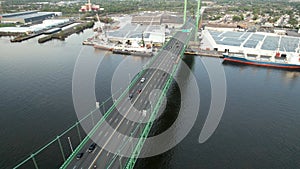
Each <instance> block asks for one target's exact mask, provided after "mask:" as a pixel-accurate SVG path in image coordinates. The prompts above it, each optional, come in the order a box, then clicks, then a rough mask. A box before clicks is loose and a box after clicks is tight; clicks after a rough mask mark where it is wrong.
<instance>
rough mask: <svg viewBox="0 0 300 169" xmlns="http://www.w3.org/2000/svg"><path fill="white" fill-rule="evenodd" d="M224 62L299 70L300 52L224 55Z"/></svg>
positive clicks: (227, 53)
mask: <svg viewBox="0 0 300 169" xmlns="http://www.w3.org/2000/svg"><path fill="white" fill-rule="evenodd" d="M223 57H224V61H228V62H235V63H241V64H248V65H254V66H264V67H273V68H282V69H299V70H300V55H299V52H284V53H280V52H279V51H276V52H275V53H274V55H259V54H258V55H251V54H246V53H239V54H237V53H235V54H234V53H229V52H226V53H223Z"/></svg>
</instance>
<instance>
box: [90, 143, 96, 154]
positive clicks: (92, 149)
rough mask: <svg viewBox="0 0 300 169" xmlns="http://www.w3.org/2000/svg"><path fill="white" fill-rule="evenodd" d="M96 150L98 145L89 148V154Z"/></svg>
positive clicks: (94, 144)
mask: <svg viewBox="0 0 300 169" xmlns="http://www.w3.org/2000/svg"><path fill="white" fill-rule="evenodd" d="M95 148H96V143H93V144H91V145H90V147H89V153H90V152H92V151H94V150H95Z"/></svg>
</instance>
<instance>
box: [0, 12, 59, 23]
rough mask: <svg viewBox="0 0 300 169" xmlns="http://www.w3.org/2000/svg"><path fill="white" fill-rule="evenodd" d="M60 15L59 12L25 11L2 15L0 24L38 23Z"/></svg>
mask: <svg viewBox="0 0 300 169" xmlns="http://www.w3.org/2000/svg"><path fill="white" fill-rule="evenodd" d="M59 15H61V12H38V11H26V12H17V13H9V14H3V15H1V16H0V22H1V23H23V24H25V23H39V22H42V21H43V20H45V19H49V18H53V17H54V16H59Z"/></svg>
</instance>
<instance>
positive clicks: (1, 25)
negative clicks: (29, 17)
mask: <svg viewBox="0 0 300 169" xmlns="http://www.w3.org/2000/svg"><path fill="white" fill-rule="evenodd" d="M15 26H16V24H14V23H0V28H1V27H15Z"/></svg>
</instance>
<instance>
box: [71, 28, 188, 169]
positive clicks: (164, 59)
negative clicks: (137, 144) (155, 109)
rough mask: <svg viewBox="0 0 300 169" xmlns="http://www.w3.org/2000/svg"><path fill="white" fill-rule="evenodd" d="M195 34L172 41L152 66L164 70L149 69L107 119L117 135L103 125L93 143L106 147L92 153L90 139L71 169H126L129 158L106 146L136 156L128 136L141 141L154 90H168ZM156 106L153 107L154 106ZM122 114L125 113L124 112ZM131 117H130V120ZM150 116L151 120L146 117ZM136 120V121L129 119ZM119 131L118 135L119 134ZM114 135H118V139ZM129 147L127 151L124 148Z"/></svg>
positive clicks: (178, 35)
mask: <svg viewBox="0 0 300 169" xmlns="http://www.w3.org/2000/svg"><path fill="white" fill-rule="evenodd" d="M190 33H191V32H181V31H179V32H177V33H176V34H175V35H174V36H173V38H172V39H170V41H169V42H168V43H167V44H166V45H165V46H164V50H162V52H160V53H159V54H158V55H157V56H156V57H157V58H156V59H155V60H154V61H153V62H152V65H151V66H150V67H155V68H158V69H160V68H161V69H162V70H164V71H160V70H158V69H147V70H145V72H144V74H143V75H142V76H140V77H139V79H138V80H137V81H136V83H135V84H134V85H133V86H132V88H131V89H130V91H129V93H132V94H133V98H132V99H131V100H130V99H129V93H128V94H126V96H125V97H123V98H122V99H121V100H120V102H119V103H118V105H117V106H116V108H114V110H113V111H112V112H111V113H110V114H109V116H108V117H107V118H106V122H107V123H109V124H110V127H112V128H113V130H114V131H113V132H109V129H108V126H107V125H103V124H101V126H100V127H99V128H98V129H97V131H96V132H95V134H94V135H93V137H92V138H93V140H94V141H95V142H96V143H102V145H104V146H102V147H99V146H98V145H97V146H96V148H95V149H94V150H93V151H92V152H88V148H89V146H90V145H91V144H92V143H93V140H92V139H90V140H89V141H88V142H87V143H86V144H85V146H84V147H83V148H82V149H81V151H80V152H83V153H84V154H83V156H82V157H81V158H80V159H76V158H74V159H73V160H72V161H71V163H70V164H69V165H68V167H67V168H71V169H78V168H80V169H90V168H94V166H95V165H96V166H97V167H96V168H113V169H114V168H124V167H125V165H126V162H127V160H128V158H125V157H122V156H119V155H118V154H114V153H111V152H108V151H106V150H105V148H103V147H107V146H116V148H115V149H117V150H122V151H123V152H128V151H129V152H130V153H132V150H133V147H132V146H131V147H132V148H129V147H128V146H127V147H126V146H124V145H125V144H129V142H130V140H129V139H126V138H125V137H124V136H123V135H121V134H119V133H122V134H124V135H127V136H130V135H132V136H133V137H136V138H138V137H139V135H140V134H141V132H142V130H143V128H144V126H145V125H146V122H147V121H146V119H149V117H150V113H151V112H152V111H151V109H152V107H151V106H155V105H151V104H150V101H149V95H150V93H151V92H152V91H153V90H154V89H160V90H162V88H163V87H164V85H165V83H166V81H167V80H168V78H169V76H170V74H171V72H172V70H173V68H174V66H175V64H177V63H178V61H179V59H180V53H181V51H182V50H184V45H185V44H184V43H185V42H184V41H186V40H187V39H188V36H189V34H190ZM141 78H145V79H146V80H145V82H143V83H141V82H140V80H141ZM139 90H141V91H140V92H139ZM158 95H159V94H157V96H155V95H154V100H155V101H154V102H153V103H156V102H157V100H158ZM153 103H152V104H153ZM120 111H121V112H122V113H120ZM128 117H130V118H128ZM146 117H148V118H146ZM129 119H134V120H129ZM116 131H117V132H116ZM113 136H116V137H117V138H118V139H117V140H116V139H113V140H112V138H115V137H113ZM124 147H125V148H124Z"/></svg>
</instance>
